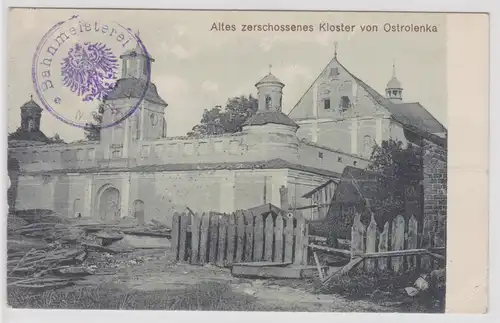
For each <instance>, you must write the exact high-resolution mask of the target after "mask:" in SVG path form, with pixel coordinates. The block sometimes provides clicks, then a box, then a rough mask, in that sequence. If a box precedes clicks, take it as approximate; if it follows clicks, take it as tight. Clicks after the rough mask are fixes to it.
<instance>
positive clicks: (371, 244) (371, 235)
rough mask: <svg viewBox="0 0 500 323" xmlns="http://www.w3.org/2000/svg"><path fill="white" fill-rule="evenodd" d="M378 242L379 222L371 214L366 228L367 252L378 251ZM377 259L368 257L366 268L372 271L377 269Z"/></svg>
mask: <svg viewBox="0 0 500 323" xmlns="http://www.w3.org/2000/svg"><path fill="white" fill-rule="evenodd" d="M376 243H377V223H376V222H375V217H374V216H373V214H372V216H371V220H370V224H369V225H368V228H367V229H366V252H367V253H373V252H375V251H376ZM375 266H376V261H375V260H373V259H367V260H366V261H365V270H366V271H369V272H372V271H374V270H375Z"/></svg>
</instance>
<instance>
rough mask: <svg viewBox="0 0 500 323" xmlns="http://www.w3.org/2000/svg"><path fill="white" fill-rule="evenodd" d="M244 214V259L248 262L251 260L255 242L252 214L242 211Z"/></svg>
mask: <svg viewBox="0 0 500 323" xmlns="http://www.w3.org/2000/svg"><path fill="white" fill-rule="evenodd" d="M243 214H245V225H246V226H245V254H244V259H245V261H247V262H249V261H252V260H253V250H254V244H255V237H254V218H255V216H254V214H253V213H252V212H250V211H243Z"/></svg>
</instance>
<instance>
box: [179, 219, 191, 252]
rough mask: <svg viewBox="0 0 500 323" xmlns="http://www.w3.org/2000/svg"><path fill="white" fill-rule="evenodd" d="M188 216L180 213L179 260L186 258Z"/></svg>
mask: <svg viewBox="0 0 500 323" xmlns="http://www.w3.org/2000/svg"><path fill="white" fill-rule="evenodd" d="M188 219H189V216H188V215H187V214H186V213H182V215H181V225H180V234H179V261H184V260H186V242H187V241H186V240H187V226H188Z"/></svg>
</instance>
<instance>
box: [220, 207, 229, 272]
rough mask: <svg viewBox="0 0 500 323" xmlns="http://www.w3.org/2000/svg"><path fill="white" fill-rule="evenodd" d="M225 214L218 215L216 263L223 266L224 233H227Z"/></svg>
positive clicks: (224, 252) (224, 250)
mask: <svg viewBox="0 0 500 323" xmlns="http://www.w3.org/2000/svg"><path fill="white" fill-rule="evenodd" d="M227 220H228V219H227V216H226V215H223V216H221V217H219V244H218V248H217V265H218V266H220V267H224V265H225V260H226V235H227Z"/></svg>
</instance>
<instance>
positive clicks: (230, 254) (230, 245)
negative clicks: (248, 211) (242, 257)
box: [226, 213, 237, 264]
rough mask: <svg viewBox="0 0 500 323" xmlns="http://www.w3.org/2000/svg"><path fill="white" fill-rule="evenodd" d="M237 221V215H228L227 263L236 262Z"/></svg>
mask: <svg viewBox="0 0 500 323" xmlns="http://www.w3.org/2000/svg"><path fill="white" fill-rule="evenodd" d="M236 237H237V236H236V219H235V214H234V213H231V214H229V215H228V225H227V258H226V260H227V263H228V264H232V263H233V262H234V258H235V254H236Z"/></svg>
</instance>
